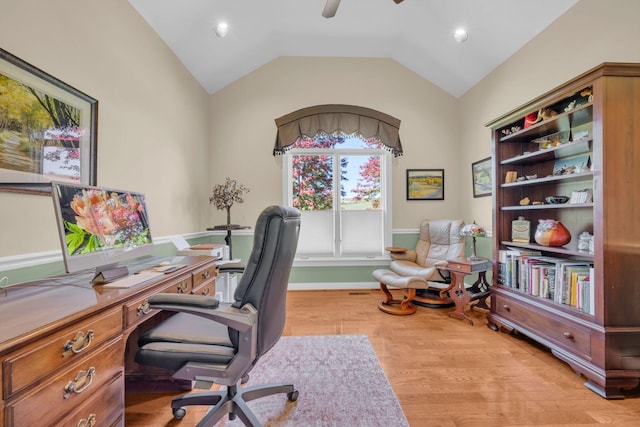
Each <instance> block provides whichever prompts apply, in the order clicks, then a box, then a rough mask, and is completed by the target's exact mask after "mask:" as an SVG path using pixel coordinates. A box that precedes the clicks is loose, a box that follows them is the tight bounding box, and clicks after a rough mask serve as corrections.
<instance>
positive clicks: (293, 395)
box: [287, 390, 298, 402]
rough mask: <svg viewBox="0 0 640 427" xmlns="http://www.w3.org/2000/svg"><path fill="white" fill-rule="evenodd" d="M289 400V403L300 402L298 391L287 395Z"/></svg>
mask: <svg viewBox="0 0 640 427" xmlns="http://www.w3.org/2000/svg"><path fill="white" fill-rule="evenodd" d="M287 399H289V402H295V401H296V400H298V390H293V391H292V392H290V393H287Z"/></svg>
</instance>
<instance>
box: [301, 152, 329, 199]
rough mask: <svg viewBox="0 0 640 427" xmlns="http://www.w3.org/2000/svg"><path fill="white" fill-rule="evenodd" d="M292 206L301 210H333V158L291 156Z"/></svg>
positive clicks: (323, 156)
mask: <svg viewBox="0 0 640 427" xmlns="http://www.w3.org/2000/svg"><path fill="white" fill-rule="evenodd" d="M291 159H292V172H291V173H292V177H291V180H292V190H293V206H294V207H296V208H298V209H300V210H302V211H308V210H325V209H333V190H332V186H333V157H332V156H325V155H322V156H320V155H294V156H292V158H291Z"/></svg>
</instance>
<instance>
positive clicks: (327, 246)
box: [297, 210, 335, 256]
mask: <svg viewBox="0 0 640 427" xmlns="http://www.w3.org/2000/svg"><path fill="white" fill-rule="evenodd" d="M334 219H335V216H334V214H333V210H325V211H302V216H301V217H300V224H301V226H300V237H299V239H298V249H297V254H298V255H300V256H334V255H335V254H334V250H333V248H334V246H335V238H334V236H335V231H334V230H335V226H334Z"/></svg>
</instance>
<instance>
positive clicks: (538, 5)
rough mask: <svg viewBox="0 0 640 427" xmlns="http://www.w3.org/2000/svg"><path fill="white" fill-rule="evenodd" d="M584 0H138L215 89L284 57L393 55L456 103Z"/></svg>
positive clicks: (179, 52) (153, 22) (181, 55)
mask: <svg viewBox="0 0 640 427" xmlns="http://www.w3.org/2000/svg"><path fill="white" fill-rule="evenodd" d="M578 1H579V0H536V1H530V0H404V1H403V2H401V3H400V4H396V3H395V2H394V1H393V0H341V2H340V5H339V7H338V10H337V13H336V15H335V16H334V17H333V18H324V17H323V16H322V10H323V9H324V7H325V4H326V0H179V1H178V0H129V2H130V3H131V4H132V5H133V7H134V8H135V9H136V10H137V11H138V12H139V13H140V15H141V16H142V17H143V18H144V19H145V20H146V21H147V22H148V23H149V25H150V26H151V27H152V28H153V29H154V30H155V31H156V32H157V33H158V35H159V36H160V37H161V38H162V40H164V41H165V43H167V45H168V46H169V47H170V48H171V50H172V51H173V52H174V53H175V55H176V56H177V57H178V58H179V59H180V61H182V63H183V64H184V65H185V66H186V67H187V69H188V70H189V71H190V72H191V73H192V74H193V76H194V77H195V78H196V79H197V80H198V81H199V82H200V84H201V85H202V87H204V88H205V90H206V91H207V92H208V93H214V92H216V91H218V90H219V89H221V88H223V87H225V86H226V85H228V84H230V83H232V82H234V81H235V80H237V79H239V78H241V77H242V76H244V75H246V74H248V73H251V72H252V71H254V70H256V69H257V68H259V67H260V66H262V65H264V64H266V63H267V62H269V61H271V60H273V59H275V58H277V57H279V56H320V57H323V56H326V57H373V58H391V59H393V60H395V61H397V62H398V63H400V64H402V65H404V66H405V67H407V68H409V69H411V70H413V71H414V72H415V73H417V74H419V75H421V76H422V77H424V78H425V79H427V80H429V81H431V82H432V83H434V84H435V85H437V86H439V87H440V88H442V89H443V90H445V91H447V92H449V93H450V94H452V95H453V96H456V97H458V96H461V95H463V94H464V93H465V92H466V91H467V90H469V89H470V88H471V87H473V86H474V85H475V84H476V83H478V82H479V81H480V80H481V79H482V78H484V77H485V76H486V75H487V74H489V73H490V72H491V71H492V70H494V69H495V68H496V67H497V66H498V65H500V64H501V63H502V62H504V61H505V60H506V59H507V58H509V57H510V56H511V55H513V54H514V53H515V52H516V51H518V49H520V48H521V47H522V46H524V45H525V44H526V43H527V42H529V41H530V40H531V39H532V38H534V37H535V36H536V35H537V34H539V33H540V32H541V31H542V30H544V29H545V28H546V27H547V26H548V25H549V24H551V23H552V22H553V21H554V20H555V19H557V18H558V17H559V16H560V15H562V14H563V13H565V12H566V11H567V10H568V9H570V8H571V7H572V6H574V5H575V4H576V3H577V2H578ZM222 21H225V22H227V23H228V24H229V32H228V34H227V36H226V37H224V38H219V37H216V36H215V35H214V33H213V30H214V28H215V26H216V25H217V24H218V23H219V22H222ZM458 27H464V28H465V29H466V30H467V31H468V33H469V38H468V40H467V41H466V42H464V43H457V42H456V41H455V40H454V39H453V36H452V35H453V32H454V31H455V29H457V28H458Z"/></svg>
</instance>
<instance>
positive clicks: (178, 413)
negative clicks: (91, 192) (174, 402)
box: [173, 408, 187, 420]
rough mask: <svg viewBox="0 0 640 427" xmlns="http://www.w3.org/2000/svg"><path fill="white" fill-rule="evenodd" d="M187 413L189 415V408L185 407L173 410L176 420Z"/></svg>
mask: <svg viewBox="0 0 640 427" xmlns="http://www.w3.org/2000/svg"><path fill="white" fill-rule="evenodd" d="M185 415H187V410H186V409H185V408H176V409H174V410H173V418H175V419H176V420H181V419H183V418H184V416H185Z"/></svg>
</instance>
